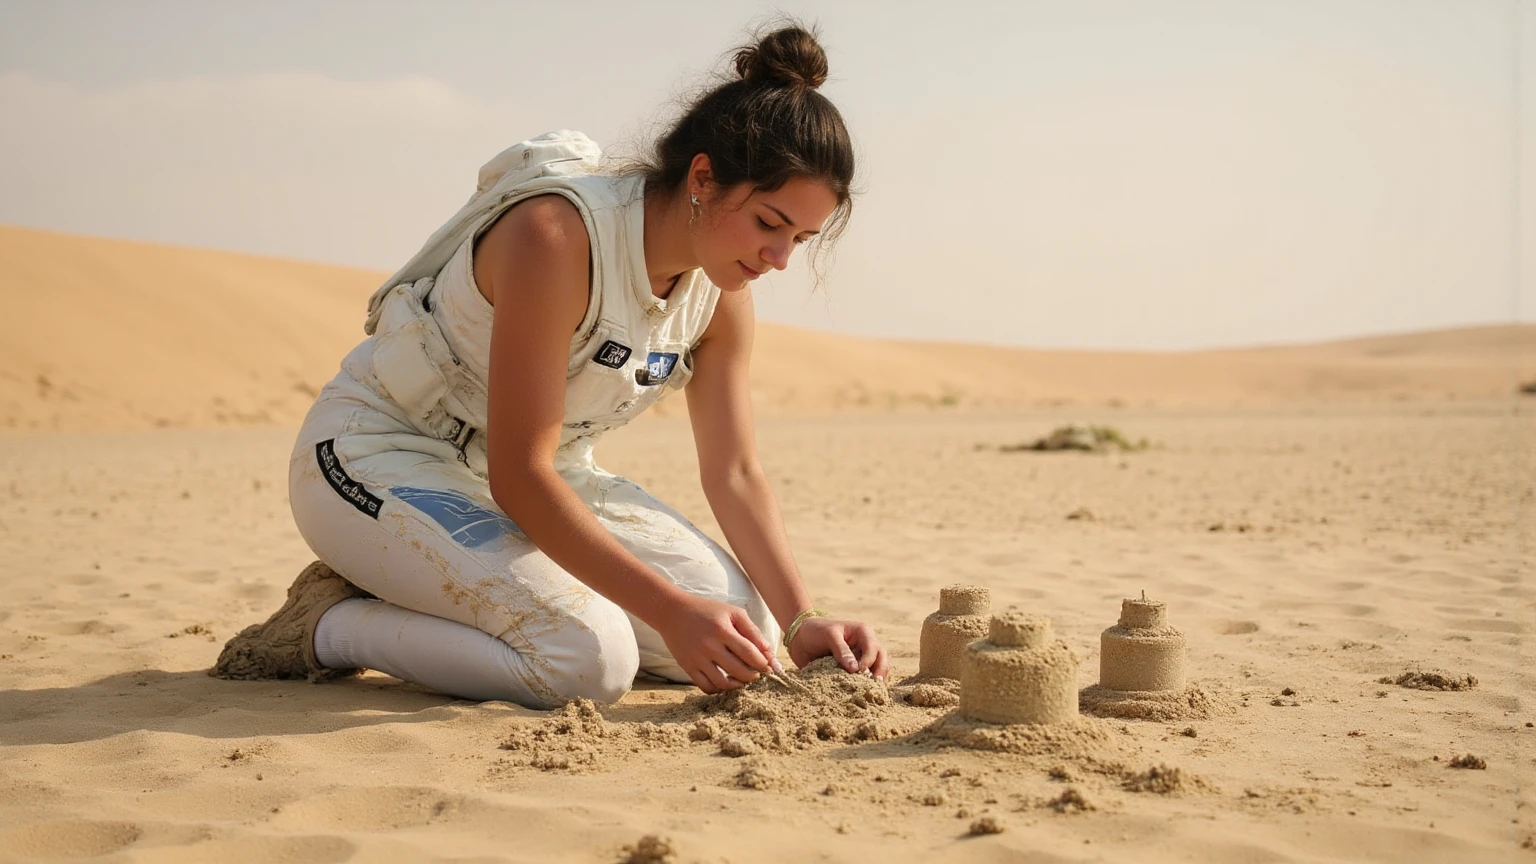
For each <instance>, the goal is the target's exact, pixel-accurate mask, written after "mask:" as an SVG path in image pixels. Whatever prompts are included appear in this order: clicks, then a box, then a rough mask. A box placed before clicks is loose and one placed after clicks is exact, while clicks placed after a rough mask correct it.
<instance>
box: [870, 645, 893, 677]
mask: <svg viewBox="0 0 1536 864" xmlns="http://www.w3.org/2000/svg"><path fill="white" fill-rule="evenodd" d="M869 671H870V674H872V675H874V676H875V677H876V678H879V679H880V680H881V681H884V680H885V676H886V674H887V673H889V672H890V671H891V658H890V657H889V656H887V655H886V653H885V646H881V647H880V651H879V652H878V653H877V654H876V655H875V662H874V663H873V664H871V665H870V667H869Z"/></svg>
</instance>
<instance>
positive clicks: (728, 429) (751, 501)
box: [687, 291, 888, 678]
mask: <svg viewBox="0 0 1536 864" xmlns="http://www.w3.org/2000/svg"><path fill="white" fill-rule="evenodd" d="M753 327H754V316H753V310H752V295H751V294H750V293H749V292H746V291H740V292H734V293H728V294H722V295H721V297H720V302H719V304H718V305H717V306H716V308H715V315H714V318H713V319H712V320H711V321H710V323H709V327H708V329H706V330H705V332H704V337H703V340H702V341H701V342H700V344H699V347H698V348H697V349H696V350H695V351H694V366H695V371H694V375H693V379H692V380H691V381H690V382H689V384H688V390H687V393H688V415H689V417H690V418H691V420H692V423H693V437H694V442H695V444H696V446H697V448H698V455H699V476H700V478H701V480H702V482H703V486H704V496H705V497H706V498H707V499H708V500H709V506H710V509H711V510H712V511H713V512H714V514H715V518H716V519H717V520H718V521H719V522H720V528H721V530H723V531H724V532H725V538H726V540H727V541H728V542H729V543H730V544H731V551H733V552H734V553H735V554H736V557H737V559H738V560H739V561H740V562H741V565H742V568H743V569H745V570H746V572H747V575H748V577H750V578H751V580H752V584H753V585H754V586H756V588H757V590H758V593H760V594H762V595H763V600H764V601H765V602H766V603H767V604H768V608H769V609H772V610H773V615H774V618H776V619H778V622H779V624H780V625H781V626H785V627H787V626H788V625H789V623H790V622H791V621H792V620H794V618H795V616H796V615H798V614H800V613H801V612H802V611H804V610H806V609H809V608H811V599H810V593H809V592H808V591H807V590H806V588H805V583H804V582H803V581H802V580H801V578H800V570H799V567H798V566H797V565H796V564H795V558H794V555H793V553H792V552H791V551H790V547H789V536H788V534H787V532H786V531H785V529H784V518H783V516H782V515H781V513H780V512H779V504H778V500H777V499H776V498H775V497H774V494H773V489H772V487H771V486H769V484H768V478H767V476H766V475H764V473H763V468H762V464H761V463H760V462H759V461H758V456H757V439H756V436H755V434H754V433H753V422H752V398H751V390H750V386H749V382H748V369H749V366H750V360H751V356H752V334H753ZM855 652H857V654H855ZM828 654H832V655H834V656H836V657H837V658H838V660H839V662H841V663H842V664H843V666H844V667H845V668H848V669H849V670H850V671H853V670H860V671H862V670H864V669H869V670H871V671H872V672H873V673H874V674H875V675H876V676H878V677H881V678H884V677H885V673H886V666H887V662H888V661H887V657H886V652H885V649H884V648H883V647H881V645H880V643H879V640H878V639H876V638H875V634H874V631H873V630H872V629H870V628H869V626H868V625H865V624H861V623H859V622H857V621H846V620H836V619H830V618H823V619H815V618H813V619H810V620H809V621H808V622H807V623H806V624H804V625H802V626H801V628H800V630H799V632H798V633H797V634H796V638H795V641H794V643H792V644H791V645H790V657H791V659H793V660H794V661H795V663H797V664H798V665H801V666H803V665H805V664H806V663H808V662H810V661H811V660H813V659H815V658H817V657H822V656H826V655H828Z"/></svg>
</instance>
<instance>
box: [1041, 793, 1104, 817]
mask: <svg viewBox="0 0 1536 864" xmlns="http://www.w3.org/2000/svg"><path fill="white" fill-rule="evenodd" d="M1041 806H1044V807H1048V808H1050V809H1052V810H1055V811H1056V812H1057V813H1087V812H1088V811H1090V810H1097V809H1099V808H1098V807H1096V806H1094V804H1093V802H1092V801H1089V800H1088V798H1087V796H1085V795H1084V794H1083V793H1081V792H1079V791H1078V790H1077V787H1075V786H1068V787H1067V788H1066V789H1063V790H1062V792H1061V794H1060V795H1057V796H1056V797H1055V798H1050V799H1048V800H1046V801H1044V802H1042V804H1041Z"/></svg>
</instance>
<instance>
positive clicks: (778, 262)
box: [763, 243, 794, 270]
mask: <svg viewBox="0 0 1536 864" xmlns="http://www.w3.org/2000/svg"><path fill="white" fill-rule="evenodd" d="M792 251H794V247H793V246H792V245H791V244H789V243H774V244H773V245H771V246H768V247H765V248H764V249H763V260H764V261H766V262H768V264H770V265H771V266H772V267H773V269H775V270H783V269H784V268H785V267H788V266H789V255H790V253H791V252H792Z"/></svg>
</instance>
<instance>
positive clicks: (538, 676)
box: [289, 373, 779, 708]
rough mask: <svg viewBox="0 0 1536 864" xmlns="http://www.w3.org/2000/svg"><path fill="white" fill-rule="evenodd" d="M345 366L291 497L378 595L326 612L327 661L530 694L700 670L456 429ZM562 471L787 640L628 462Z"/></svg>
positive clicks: (313, 541)
mask: <svg viewBox="0 0 1536 864" xmlns="http://www.w3.org/2000/svg"><path fill="white" fill-rule="evenodd" d="M344 375H345V373H344ZM344 375H343V376H342V378H344ZM342 378H338V381H336V382H332V384H330V385H327V387H326V390H325V391H324V392H322V394H321V397H320V401H319V402H318V403H317V404H316V406H315V408H314V409H313V410H311V412H310V416H309V418H308V419H307V420H306V421H305V425H304V429H303V430H302V431H301V432H300V436H299V442H298V445H297V446H296V447H295V450H294V453H293V459H292V463H291V465H290V470H289V497H290V501H291V503H292V507H293V515H294V520H295V521H296V522H297V523H298V527H299V532H300V533H301V534H302V535H303V536H304V540H305V541H306V542H307V543H308V544H309V546H310V548H311V549H313V550H314V552H315V555H316V556H317V557H319V559H320V560H322V561H324V562H325V563H326V564H327V565H329V566H330V567H331V568H332V569H334V570H335V571H336V572H338V573H340V574H341V575H343V576H345V577H346V578H347V580H348V581H350V582H352V583H353V584H355V585H357V586H358V587H359V588H362V589H363V590H365V591H367V592H369V593H370V594H373V595H374V596H376V597H378V598H379V599H378V600H365V599H353V600H347V601H344V602H342V603H339V604H337V605H336V606H335V607H333V608H332V609H331V610H330V611H329V612H327V613H326V614H325V615H324V616H323V617H322V619H321V621H320V624H319V626H318V627H317V629H316V633H315V648H316V651H317V654H318V656H319V659H320V661H321V662H322V663H324V664H325V665H327V666H330V667H333V668H356V667H363V668H369V669H377V670H379V671H381V672H385V673H388V674H390V675H393V676H395V677H397V678H400V679H403V680H406V681H412V682H415V683H417V684H420V685H422V686H425V687H428V688H430V689H433V690H437V691H439V692H443V693H448V694H451V695H454V696H459V697H462V698H467V699H505V700H509V701H512V702H517V703H519V704H522V705H526V706H529V707H535V708H548V707H552V706H554V705H557V704H559V703H561V702H564V701H567V700H570V699H575V698H588V699H593V700H597V701H601V702H612V701H614V700H616V699H618V698H619V697H620V696H622V695H624V694H625V693H626V692H628V690H629V688H630V686H631V684H632V683H633V681H634V678H635V675H636V674H637V673H638V672H642V671H643V672H647V673H650V674H652V675H656V676H659V677H662V678H666V679H668V680H672V681H677V682H680V683H687V682H688V681H689V678H688V676H687V674H685V673H684V672H683V670H682V669H681V668H680V667H679V666H678V665H677V663H676V662H675V661H674V660H673V658H672V656H671V653H670V652H669V651H668V650H667V647H666V645H665V643H664V642H663V641H662V639H661V636H660V635H659V634H657V633H656V631H655V630H653V629H651V628H650V627H649V626H648V625H646V624H645V623H644V622H642V621H640V620H639V619H636V618H634V617H633V616H631V615H629V614H627V613H626V612H625V611H624V610H623V609H621V608H620V607H619V606H618V605H617V604H615V603H613V602H612V601H610V600H608V599H606V598H604V597H602V596H601V595H599V594H598V593H597V592H595V591H593V590H592V589H591V588H589V587H587V586H586V585H585V584H584V583H582V582H581V580H579V579H577V578H576V577H574V576H572V575H571V574H569V573H567V572H566V571H564V570H562V569H561V568H560V567H559V566H558V565H556V564H555V563H554V562H553V561H551V560H550V559H549V557H548V556H546V555H545V554H544V553H543V552H541V551H539V549H538V547H537V546H535V545H534V544H533V543H532V542H531V541H530V540H528V538H527V537H525V536H524V535H523V534H522V532H520V531H519V530H518V528H517V526H516V525H515V524H514V523H513V522H512V520H510V519H508V518H507V516H506V515H505V514H504V513H503V512H502V511H501V509H500V508H499V507H497V506H496V503H495V502H494V501H493V500H492V499H491V496H490V490H489V487H488V486H487V485H486V483H485V481H484V479H483V478H481V477H480V476H479V475H477V474H475V473H474V472H473V471H471V470H470V469H469V468H468V467H467V466H466V465H465V464H463V463H462V462H460V461H459V460H458V459H457V458H456V452H455V451H454V450H453V448H452V446H451V445H449V444H447V443H446V442H442V441H438V440H436V439H432V438H428V437H426V436H422V435H419V434H416V433H415V432H414V430H412V429H410V428H409V427H407V426H406V425H405V424H404V423H402V422H401V420H400V419H399V418H398V417H395V416H391V413H392V412H389V410H388V409H389V406H387V405H385V406H379V405H378V404H377V403H376V402H375V400H374V399H372V398H367V397H368V394H364V395H365V398H363V399H358V398H355V394H358V392H359V391H357V390H356V389H355V388H354V387H349V386H346V385H347V382H346V381H344V380H342ZM338 385H340V390H341V391H352V392H351V393H347V392H338ZM370 402H374V404H369V403H370ZM381 407H382V408H383V410H380V408H381ZM320 436H327V437H323V438H322V437H320ZM560 473H561V476H562V477H564V478H565V480H566V482H567V483H569V484H570V485H571V487H572V488H573V489H574V490H575V491H576V492H577V494H578V495H580V496H581V498H582V500H583V501H585V502H586V503H587V504H588V506H589V507H590V508H591V509H592V511H593V513H594V514H595V515H596V516H597V518H598V520H599V521H600V522H601V523H602V524H603V526H604V527H605V528H607V529H608V530H609V531H610V532H612V533H613V535H614V536H615V537H616V538H617V539H618V540H619V542H620V543H621V544H622V545H623V546H624V547H625V548H626V549H628V550H629V551H630V552H631V553H633V554H634V555H635V556H636V557H637V558H639V559H640V560H641V561H643V562H645V563H646V564H647V565H649V566H650V567H651V568H652V569H653V570H655V571H656V572H657V573H660V574H661V575H663V576H665V577H666V578H668V579H670V580H671V581H672V582H673V583H674V584H676V585H677V586H678V587H680V588H682V589H683V590H685V591H688V592H689V593H692V594H696V595H699V596H703V597H709V598H711V599H714V600H720V601H723V602H726V603H731V604H734V605H736V606H740V607H742V608H743V609H745V610H746V611H747V613H748V615H749V616H750V617H751V619H752V621H753V623H755V624H756V625H757V626H758V628H759V629H761V630H762V632H763V635H764V637H766V638H767V639H769V640H771V641H772V643H773V644H777V642H778V637H779V628H778V626H777V624H776V623H775V622H774V620H773V616H772V615H771V614H770V613H769V611H768V608H767V605H766V604H765V603H764V602H763V600H762V598H761V596H759V594H758V593H757V591H756V589H754V588H753V586H752V583H751V582H750V581H749V580H748V579H747V577H746V574H745V573H743V572H742V570H741V568H740V567H739V566H738V565H737V563H736V561H735V560H734V559H733V558H732V557H731V556H730V554H729V553H727V552H726V551H725V550H724V549H722V548H721V547H720V546H719V544H717V543H715V542H714V541H712V540H711V539H709V537H707V536H705V535H704V534H703V533H702V532H700V531H699V530H698V529H697V528H695V527H694V526H693V525H692V524H691V523H689V522H688V520H687V519H685V518H683V517H682V516H681V515H680V514H678V513H677V512H676V511H675V510H673V509H671V508H670V507H668V506H666V505H665V504H663V503H661V502H660V501H657V500H656V499H655V498H652V497H651V496H650V495H649V494H647V493H646V492H645V490H643V489H641V488H640V487H639V486H637V485H635V484H634V483H631V482H629V481H628V480H625V479H623V478H622V477H618V476H615V475H613V474H609V473H607V472H605V471H602V470H601V469H597V468H596V467H595V466H592V465H590V464H587V465H585V466H580V465H578V466H565V467H562V469H561V472H560Z"/></svg>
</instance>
